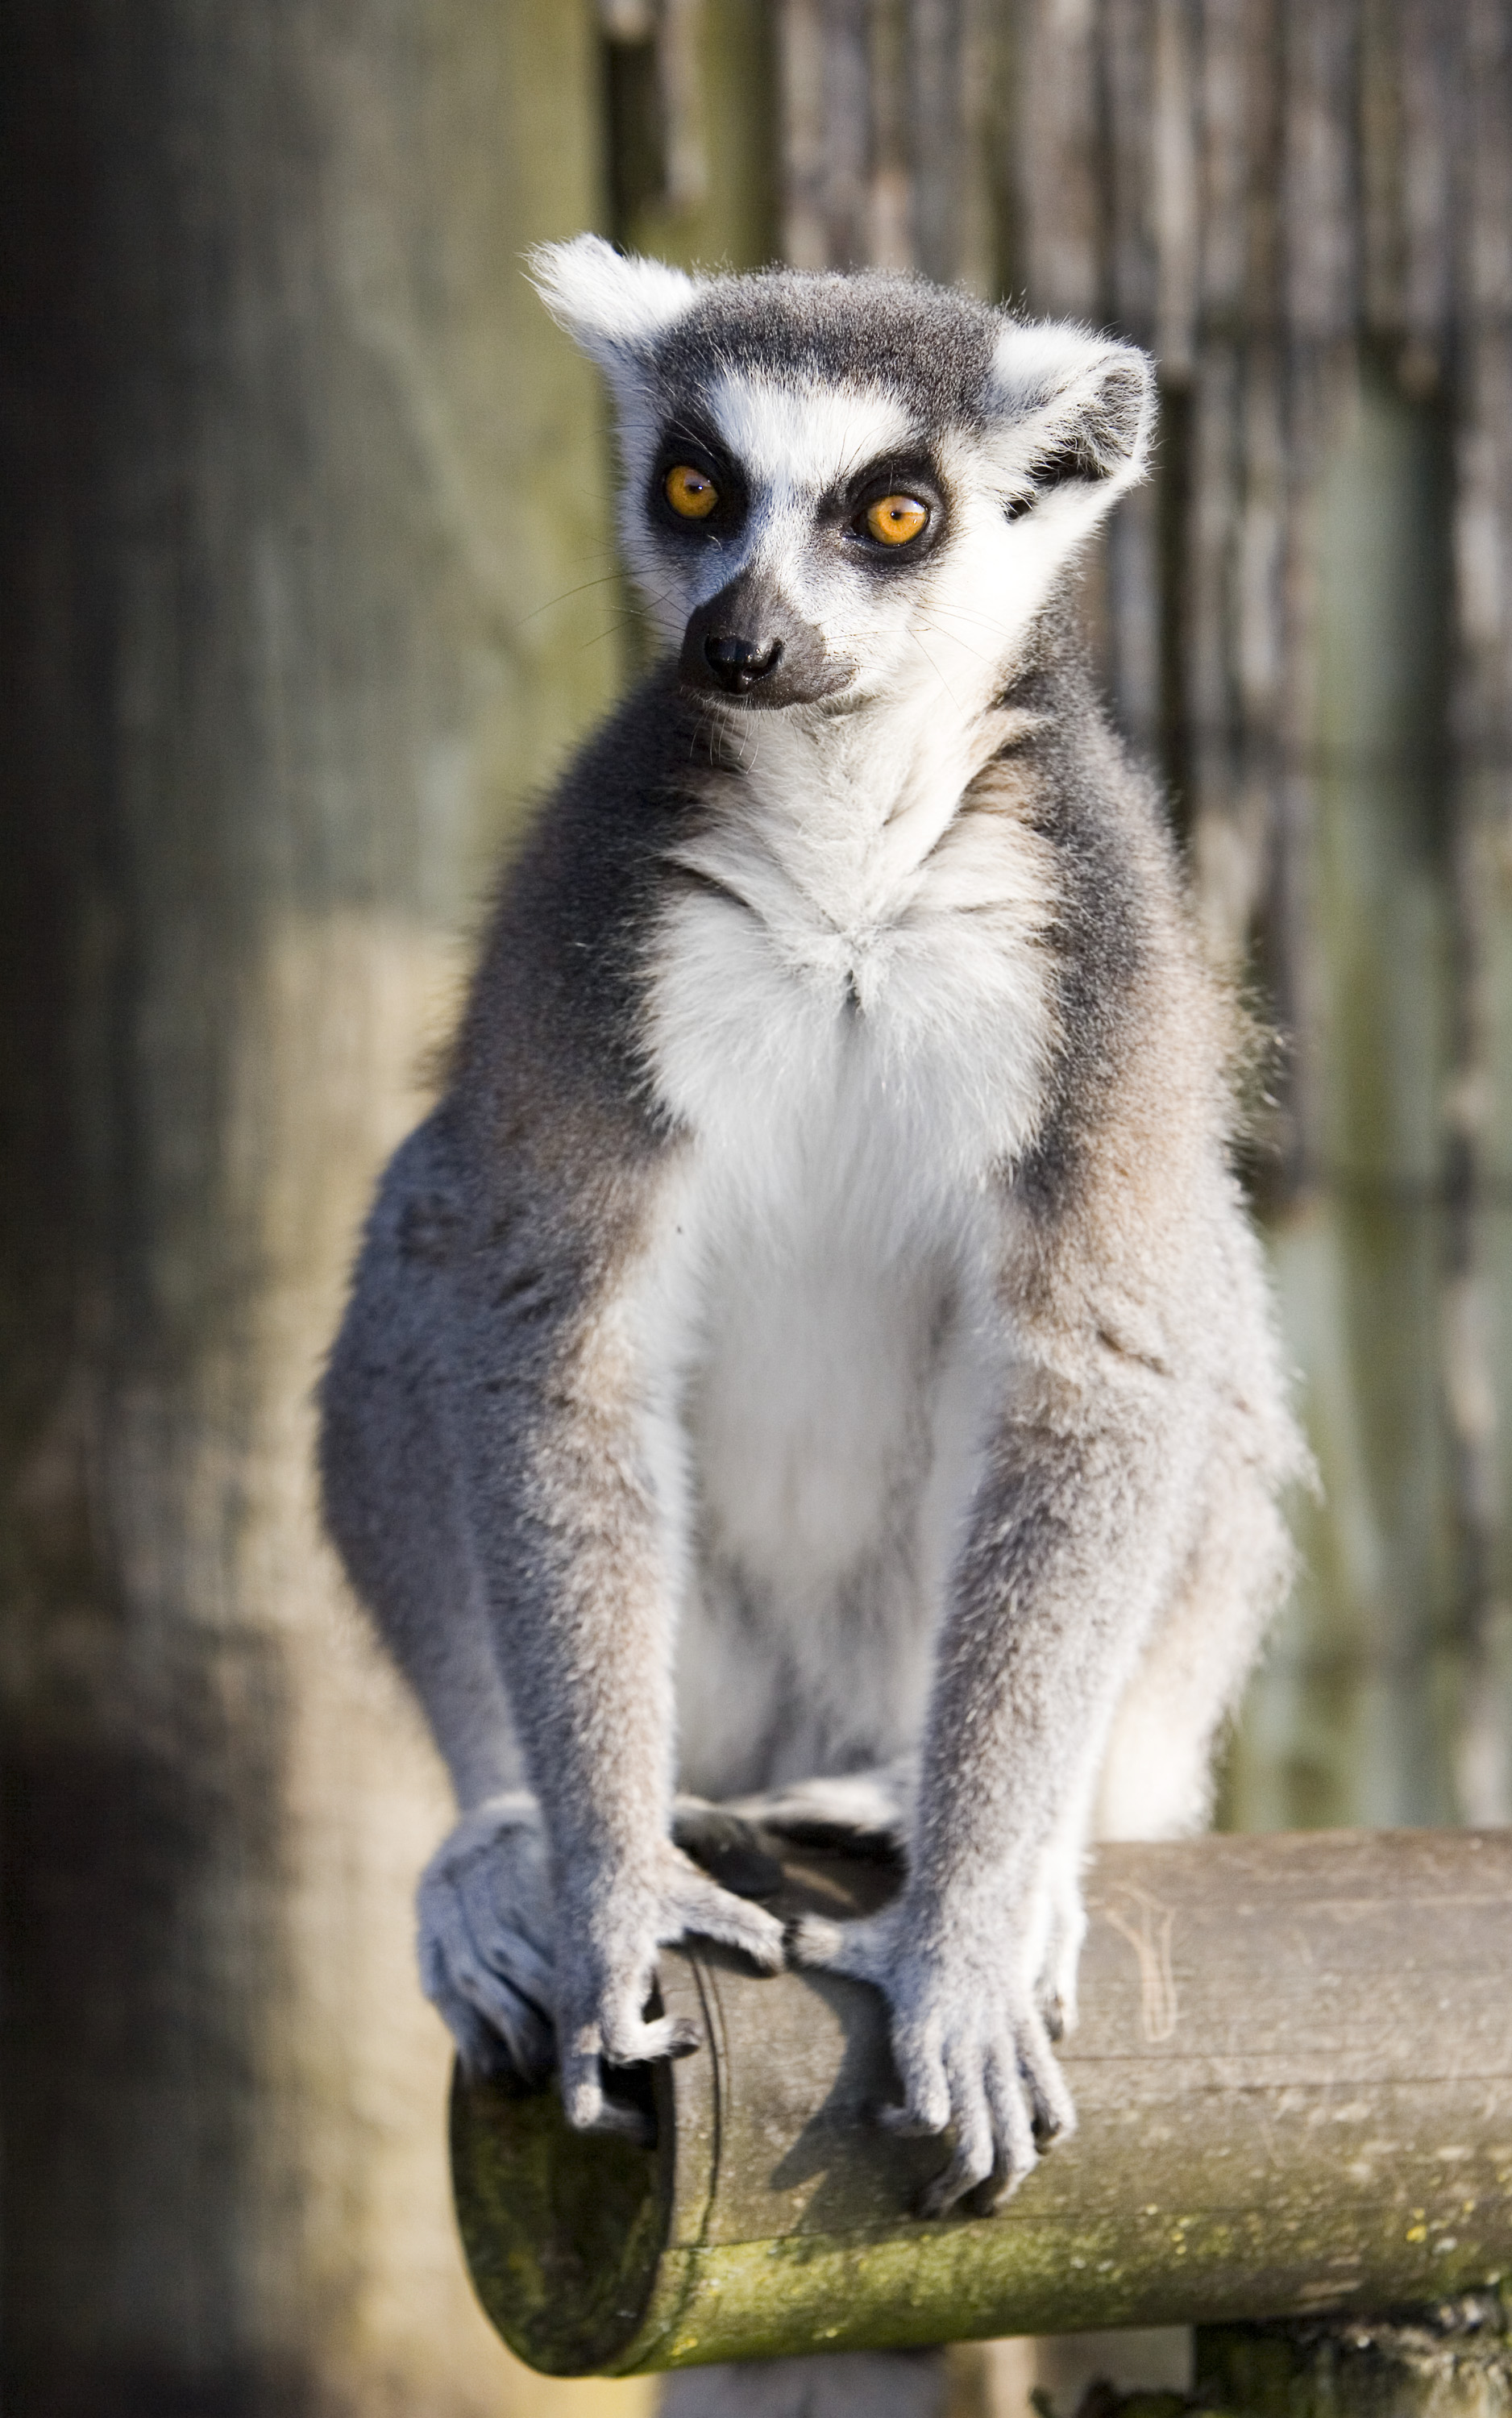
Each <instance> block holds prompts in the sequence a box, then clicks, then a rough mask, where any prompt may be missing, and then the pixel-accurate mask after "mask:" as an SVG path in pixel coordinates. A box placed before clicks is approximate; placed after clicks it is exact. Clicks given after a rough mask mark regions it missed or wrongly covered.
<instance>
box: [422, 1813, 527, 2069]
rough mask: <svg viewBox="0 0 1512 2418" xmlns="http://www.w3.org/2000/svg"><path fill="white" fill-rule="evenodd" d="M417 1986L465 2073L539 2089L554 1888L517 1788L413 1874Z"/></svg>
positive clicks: (467, 1820) (467, 1819)
mask: <svg viewBox="0 0 1512 2418" xmlns="http://www.w3.org/2000/svg"><path fill="white" fill-rule="evenodd" d="M416 1911H417V1914H418V1916H419V1921H420V1987H421V1988H422V1989H423V1991H424V1992H425V1995H426V1997H428V1998H429V1999H430V2000H431V2003H432V2005H433V2006H434V2007H435V2009H436V2012H438V2014H439V2015H440V2016H441V2018H442V2020H443V2022H444V2023H445V2024H446V2027H447V2028H448V2030H449V2031H450V2032H451V2037H452V2039H453V2040H454V2041H455V2042H456V2044H457V2052H458V2055H459V2056H460V2057H461V2058H462V2062H463V2064H464V2065H465V2066H466V2069H467V2071H468V2073H469V2074H502V2073H511V2072H512V2073H514V2074H518V2075H519V2077H520V2079H521V2080H522V2081H524V2082H539V2081H541V2080H542V2079H543V2078H544V2076H545V2075H546V2074H549V2073H550V2071H551V2066H552V2061H553V2058H554V2057H555V2054H556V2043H555V2041H554V2038H553V2034H552V2022H551V2009H552V1998H553V1981H552V1954H551V1942H552V1931H553V1923H552V1909H551V1882H550V1875H549V1874H548V1871H547V1866H546V1843H545V1838H544V1836H543V1834H542V1828H541V1813H540V1809H539V1807H538V1806H537V1804H536V1800H535V1798H533V1797H530V1796H528V1795H527V1794H526V1793H525V1791H523V1790H518V1791H515V1792H514V1793H513V1794H512V1795H510V1796H507V1797H491V1798H489V1799H488V1801H487V1803H486V1804H483V1805H479V1806H476V1807H475V1808H474V1810H473V1812H472V1813H468V1814H466V1815H464V1817H463V1819H462V1820H461V1821H460V1822H459V1823H458V1824H457V1827H456V1829H454V1830H453V1831H452V1832H451V1836H450V1837H449V1838H447V1839H446V1840H444V1841H443V1843H442V1844H441V1845H440V1846H439V1847H438V1848H437V1849H436V1852H435V1855H434V1856H433V1857H432V1858H431V1860H430V1862H429V1863H428V1864H427V1865H426V1867H425V1870H424V1873H423V1874H422V1875H421V1876H420V1895H419V1899H418V1901H417V1907H416Z"/></svg>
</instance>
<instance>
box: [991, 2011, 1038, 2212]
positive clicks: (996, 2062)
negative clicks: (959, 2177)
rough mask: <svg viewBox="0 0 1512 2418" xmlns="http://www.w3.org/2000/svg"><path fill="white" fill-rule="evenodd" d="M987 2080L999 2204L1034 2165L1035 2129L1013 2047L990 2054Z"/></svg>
mask: <svg viewBox="0 0 1512 2418" xmlns="http://www.w3.org/2000/svg"><path fill="white" fill-rule="evenodd" d="M985 2083H986V2091H987V2099H988V2102H989V2104H990V2105H991V2109H992V2129H993V2135H994V2139H995V2141H996V2145H997V2158H996V2161H995V2176H996V2181H997V2183H998V2189H997V2191H996V2192H995V2194H994V2195H993V2197H994V2202H995V2203H996V2201H997V2200H999V2199H1006V2198H1007V2197H1008V2195H1009V2193H1010V2192H1015V2191H1016V2190H1017V2189H1018V2186H1019V2184H1020V2183H1021V2182H1022V2181H1023V2180H1024V2177H1025V2176H1026V2175H1027V2174H1028V2173H1029V2171H1030V2168H1031V2166H1032V2165H1034V2163H1035V2155H1036V2151H1035V2128H1034V2124H1033V2122H1032V2120H1031V2106H1030V2100H1029V2098H1028V2096H1027V2095H1026V2092H1025V2089H1024V2082H1023V2078H1022V2076H1021V2074H1020V2072H1019V2063H1018V2057H1017V2054H1016V2050H1015V2049H1014V2048H1013V2046H1012V2044H1010V2046H1009V2048H1008V2049H1007V2050H1006V2051H1004V2050H1002V2049H998V2048H994V2049H991V2050H989V2051H988V2054H987V2062H986V2073H985Z"/></svg>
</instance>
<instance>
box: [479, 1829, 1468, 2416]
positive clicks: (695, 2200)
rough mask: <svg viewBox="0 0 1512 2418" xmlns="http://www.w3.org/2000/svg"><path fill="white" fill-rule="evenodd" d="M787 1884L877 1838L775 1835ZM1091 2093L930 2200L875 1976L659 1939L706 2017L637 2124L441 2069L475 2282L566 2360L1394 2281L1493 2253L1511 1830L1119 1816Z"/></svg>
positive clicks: (996, 2327) (934, 2148)
mask: <svg viewBox="0 0 1512 2418" xmlns="http://www.w3.org/2000/svg"><path fill="white" fill-rule="evenodd" d="M782 1852H783V1853H784V1857H785V1875H784V1889H783V1893H782V1895H781V1897H780V1898H779V1899H777V1900H775V1901H774V1902H775V1903H776V1904H777V1905H778V1907H779V1910H781V1911H784V1912H787V1911H794V1912H796V1911H797V1910H798V1909H799V1908H800V1907H813V1908H820V1907H822V1908H824V1909H826V1910H828V1911H830V1912H840V1913H843V1912H846V1911H852V1910H853V1911H863V1910H865V1909H866V1908H867V1907H869V1906H871V1905H876V1904H878V1902H879V1901H880V1900H881V1898H883V1897H885V1895H886V1894H887V1892H888V1890H889V1889H890V1888H891V1887H892V1886H893V1885H894V1881H895V1875H894V1874H893V1871H892V1869H891V1868H890V1867H884V1866H878V1865H875V1864H873V1865H868V1864H865V1863H863V1862H861V1861H860V1860H858V1859H841V1858H837V1857H833V1856H826V1855H820V1854H817V1853H812V1852H809V1851H804V1852H802V1854H801V1855H799V1854H794V1853H790V1852H787V1851H786V1850H784V1851H782ZM1088 1901H1089V1906H1090V1911H1091V1918H1092V1919H1091V1929H1090V1932H1089V1936H1088V1940H1087V1949H1086V1954H1085V1957H1084V1960H1083V1965H1082V2019H1081V2026H1080V2028H1079V2030H1078V2031H1077V2034H1076V2036H1075V2038H1074V2039H1072V2040H1071V2041H1069V2042H1068V2043H1066V2044H1065V2051H1064V2056H1065V2065H1066V2071H1067V2074H1068V2077H1069V2080H1070V2082H1071V2086H1072V2089H1073V2090H1074V2091H1075V2093H1076V2098H1077V2106H1078V2109H1079V2113H1080V2130H1079V2132H1078V2134H1077V2137H1076V2139H1075V2140H1073V2141H1071V2142H1069V2143H1066V2144H1064V2145H1062V2146H1060V2147H1058V2148H1057V2149H1056V2150H1054V2151H1053V2153H1052V2154H1051V2155H1050V2156H1049V2157H1047V2158H1046V2160H1045V2161H1044V2162H1043V2164H1042V2165H1040V2166H1039V2167H1038V2168H1037V2169H1036V2171H1035V2172H1034V2173H1033V2174H1032V2175H1031V2177H1030V2178H1029V2180H1028V2181H1027V2182H1026V2183H1025V2184H1024V2185H1023V2187H1022V2188H1021V2190H1020V2191H1019V2192H1018V2193H1017V2195H1016V2196H1015V2197H1014V2198H1013V2199H1012V2200H1011V2201H1010V2202H1009V2203H1008V2205H1007V2206H1006V2207H1005V2208H1004V2209H1002V2210H1001V2211H1000V2212H999V2213H998V2214H996V2215H993V2216H989V2217H981V2216H978V2217H970V2216H966V2217H959V2218H956V2219H955V2220H952V2221H947V2222H945V2223H939V2222H927V2221H924V2220H921V2219H919V2218H917V2217H916V2216H915V2215H914V2213H913V2209H914V2205H915V2200H916V2196H917V2194H918V2191H919V2188H920V2186H921V2184H923V2183H924V2181H925V2180H926V2179H927V2177H928V2176H929V2175H930V2174H931V2173H933V2172H934V2171H935V2169H936V2168H937V2167H938V2166H939V2165H941V2164H942V2163H943V2160H944V2157H945V2154H946V2150H945V2147H944V2145H943V2144H942V2143H941V2142H940V2141H938V2140H934V2141H927V2140H926V2141H902V2140H897V2139H894V2138H893V2136H891V2135H887V2134H885V2133H883V2132H882V2131H881V2130H880V2129H879V2128H878V2126H877V2125H876V2123H875V2122H874V2121H872V2120H871V2118H870V2110H871V2109H872V2108H873V2107H875V2106H876V2104H878V2102H880V2101H883V2100H886V2099H887V2098H889V2097H891V2096H892V2095H893V2092H894V2090H895V2083H894V2079H893V2071H892V2061H891V2058H890V2056H889V2052H888V2047H887V2031H886V2023H885V2016H884V2010H883V2007H882V2003H881V2000H880V1998H879V1997H877V1995H876V1994H875V1993H873V1992H872V1991H871V1990H869V1989H867V1988H865V1987H864V1986H863V1985H861V1984H858V1983H854V1982H844V1981H838V1980H833V1979H831V1978H829V1977H827V1976H824V1975H816V1974H812V1973H785V1974H781V1975H778V1976H776V1977H775V1978H771V1979H761V1978H758V1977H757V1976H756V1975H755V1974H753V1973H750V1972H748V1971H746V1970H744V1969H743V1968H742V1967H741V1964H740V1963H739V1961H738V1960H737V1959H736V1958H735V1957H734V1956H732V1955H729V1954H727V1953H726V1952H725V1951H723V1950H720V1949H718V1948H714V1947H711V1946H708V1945H706V1944H704V1943H702V1942H699V1943H696V1944H695V1945H694V1946H692V1947H688V1948H683V1949H679V1950H675V1951H667V1952H665V1953H664V1956H663V1959H662V1966H661V1984H660V1986H661V1993H662V1997H663V1998H664V2002H665V2004H666V2007H667V2008H668V2010H669V2011H670V2012H673V2013H676V2014H680V2015H688V2016H691V2017H692V2018H693V2020H694V2021H695V2024H696V2025H697V2027H698V2029H699V2033H700V2035H701V2038H702V2041H703V2047H702V2049H701V2051H700V2052H699V2053H698V2054H697V2055H695V2056H693V2057H689V2058H683V2059H681V2060H680V2061H679V2062H678V2063H677V2064H676V2065H671V2066H662V2067H658V2068H656V2069H653V2070H647V2069H643V2070H638V2071H637V2073H636V2074H635V2075H634V2076H633V2077H632V2079H633V2080H634V2083H635V2084H636V2086H637V2087H638V2088H639V2089H640V2090H641V2092H642V2098H643V2104H644V2105H645V2107H646V2109H647V2110H648V2112H649V2115H650V2116H651V2117H652V2118H653V2120H654V2128H655V2143H654V2147H648V2148H641V2147H638V2146H636V2145H635V2144H634V2143H633V2142H630V2141H627V2140H624V2139H619V2138H612V2137H606V2136H602V2135H594V2136H584V2135H574V2134H573V2133H571V2132H569V2130H568V2129H567V2126H566V2124H565V2122H564V2120H563V2119H562V2116H561V2111H560V2107H559V2104H558V2102H557V2096H556V2093H555V2090H554V2089H547V2090H543V2091H540V2092H537V2093H534V2094H530V2095H519V2094H515V2093H512V2092H511V2091H509V2090H508V2089H502V2088H499V2087H497V2086H494V2085H474V2084H468V2083H466V2082H464V2081H462V2080H460V2079H459V2081H458V2083H457V2086H456V2089H455V2095H454V2101H453V2109H452V2166H453V2177H454V2181H455V2188H456V2197H457V2208H458V2213H459V2217H460V2222H461V2227H462V2235H463V2240H464V2242H465V2244H466V2252H467V2257H468V2260H469V2263H470V2266H471V2269H472V2274H473V2280H474V2282H475V2284H476V2286H477V2288H478V2291H479V2294H480V2296H481V2300H482V2303H483V2305H484V2307H485V2309H486V2310H487V2311H488V2314H489V2316H490V2317H491V2318H492V2319H493V2320H494V2323H495V2324H496V2326H497V2327H498V2329H499V2331H500V2333H501V2334H503V2335H504V2336H505V2338H506V2340H507V2341H508V2342H509V2343H510V2344H511V2346H512V2349H514V2350H515V2351H517V2352H518V2353H519V2355H520V2356H521V2357H522V2358H524V2359H526V2360H527V2361H529V2362H530V2363H531V2364H532V2365H534V2366H536V2367H538V2368H542V2369H544V2370H546V2371H547V2372H549V2373H553V2374H558V2375H580V2374H588V2373H592V2372H601V2373H604V2374H610V2375H626V2374H630V2373H633V2372H634V2371H638V2370H646V2369H655V2368H667V2367H679V2366H683V2365H688V2364H694V2363H696V2362H700V2361H705V2360H725V2359H760V2358H765V2357H770V2356H774V2355H776V2354H779V2353H787V2352H796V2351H806V2350H812V2349H825V2348H830V2349H863V2348H873V2347H879V2346H902V2345H908V2344H920V2343H929V2342H939V2341H946V2340H954V2339H964V2338H966V2337H970V2336H984V2335H994V2334H1046V2333H1057V2332H1062V2331H1067V2330H1077V2329H1082V2328H1091V2327H1105V2326H1153V2325H1164V2324H1170V2323H1176V2322H1183V2323H1184V2322H1198V2323H1209V2324H1211V2323H1214V2322H1220V2321H1228V2320H1234V2319H1253V2318H1278V2317H1287V2316H1292V2315H1297V2314H1309V2315H1316V2314H1320V2313H1322V2312H1326V2311H1339V2310H1343V2311H1359V2312H1363V2313H1367V2314H1375V2315H1382V2314H1384V2313H1385V2312H1387V2311H1389V2310H1392V2309H1400V2308H1403V2307H1407V2306H1410V2305H1413V2304H1417V2303H1427V2302H1430V2301H1440V2300H1443V2299H1446V2298H1448V2297H1449V2296H1451V2295H1455V2294H1461V2293H1464V2292H1466V2291H1470V2290H1474V2289H1476V2288H1480V2287H1483V2286H1490V2285H1494V2284H1496V2283H1497V2282H1499V2281H1500V2279H1501V2277H1502V2276H1503V2274H1504V2273H1512V1832H1507V1831H1486V1832H1480V1833H1475V1832H1464V1831H1452V1832H1445V1831H1397V1832H1367V1831H1346V1832H1330V1833H1311V1834H1302V1835H1297V1836H1291V1837H1268V1838H1209V1839H1200V1840H1194V1841H1191V1842H1189V1843H1186V1844H1181V1845H1175V1846H1118V1847H1107V1848H1104V1849H1103V1850H1101V1851H1100V1852H1099V1854H1098V1855H1097V1857H1096V1858H1095V1859H1094V1861H1093V1864H1092V1870H1091V1873H1090V1875H1089V1879H1088Z"/></svg>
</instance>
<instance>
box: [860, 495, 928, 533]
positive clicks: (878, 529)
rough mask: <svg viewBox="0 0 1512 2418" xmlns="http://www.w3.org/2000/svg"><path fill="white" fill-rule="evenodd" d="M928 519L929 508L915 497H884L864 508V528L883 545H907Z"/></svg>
mask: <svg viewBox="0 0 1512 2418" xmlns="http://www.w3.org/2000/svg"><path fill="white" fill-rule="evenodd" d="M928 518H929V507H928V505H927V504H922V503H921V502H920V501H919V498H918V497H917V496H884V497H882V499H881V501H880V503H877V504H868V505H867V507H866V527H867V528H868V530H869V531H870V533H871V535H872V536H873V537H875V538H878V539H879V540H880V542H881V543H882V544H883V545H907V544H908V543H909V539H910V538H914V537H917V536H918V534H919V531H920V530H921V529H922V528H924V523H925V522H926V521H927V519H928Z"/></svg>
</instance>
